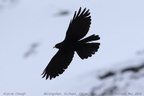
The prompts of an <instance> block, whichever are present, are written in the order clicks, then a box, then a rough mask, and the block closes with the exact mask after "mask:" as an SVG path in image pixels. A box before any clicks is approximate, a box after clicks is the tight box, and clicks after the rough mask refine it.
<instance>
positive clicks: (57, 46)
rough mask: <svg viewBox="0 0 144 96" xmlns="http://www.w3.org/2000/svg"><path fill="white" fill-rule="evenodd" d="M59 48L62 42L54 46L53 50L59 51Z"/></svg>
mask: <svg viewBox="0 0 144 96" xmlns="http://www.w3.org/2000/svg"><path fill="white" fill-rule="evenodd" d="M61 46H62V42H61V43H58V44H56V45H55V46H54V47H53V48H57V49H60V48H61Z"/></svg>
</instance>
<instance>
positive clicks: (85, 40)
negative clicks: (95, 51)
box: [80, 34, 100, 43]
mask: <svg viewBox="0 0 144 96" xmlns="http://www.w3.org/2000/svg"><path fill="white" fill-rule="evenodd" d="M99 39H100V37H99V35H95V34H93V35H91V36H89V37H87V38H84V39H82V40H80V42H83V43H86V42H90V41H96V40H99Z"/></svg>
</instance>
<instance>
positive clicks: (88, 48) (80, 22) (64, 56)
mask: <svg viewBox="0 0 144 96" xmlns="http://www.w3.org/2000/svg"><path fill="white" fill-rule="evenodd" d="M90 24H91V16H90V12H89V9H88V10H87V9H86V8H84V9H83V10H82V8H81V7H80V9H79V11H78V12H77V11H75V13H74V16H73V19H72V20H71V21H70V24H69V27H68V29H67V31H66V36H65V39H64V40H63V41H62V42H60V43H58V44H56V45H55V47H54V48H57V49H59V50H58V52H57V53H56V54H55V55H54V57H53V58H52V59H51V61H50V62H49V64H48V65H47V67H46V68H45V69H44V71H43V73H42V75H43V76H42V78H46V80H47V79H48V78H50V80H51V79H52V78H55V77H56V76H59V75H60V74H62V73H63V72H64V71H65V69H67V67H68V66H69V64H70V63H71V61H72V59H73V56H74V53H75V52H76V53H77V54H78V56H79V57H80V58H81V59H87V58H88V57H91V56H92V55H93V54H95V52H97V51H98V49H99V46H100V43H98V42H92V41H96V40H99V39H100V37H99V35H95V34H93V35H91V36H89V37H87V38H83V37H84V36H85V35H86V34H87V33H88V30H89V27H90Z"/></svg>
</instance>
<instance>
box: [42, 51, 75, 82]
mask: <svg viewBox="0 0 144 96" xmlns="http://www.w3.org/2000/svg"><path fill="white" fill-rule="evenodd" d="M73 56H74V51H64V50H59V51H58V52H57V53H56V54H55V56H54V57H53V58H52V59H51V61H50V62H49V64H48V65H47V67H46V68H45V69H44V71H43V73H42V75H43V77H42V78H44V77H46V79H48V78H49V77H50V79H52V78H55V77H56V76H59V74H62V73H63V72H64V71H65V69H66V68H67V67H68V65H69V64H70V63H71V61H72V58H73Z"/></svg>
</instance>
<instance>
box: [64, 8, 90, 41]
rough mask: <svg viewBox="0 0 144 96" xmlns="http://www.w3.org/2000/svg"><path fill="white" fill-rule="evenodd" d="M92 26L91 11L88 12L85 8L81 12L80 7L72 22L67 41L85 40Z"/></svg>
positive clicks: (67, 33)
mask: <svg viewBox="0 0 144 96" xmlns="http://www.w3.org/2000/svg"><path fill="white" fill-rule="evenodd" d="M90 24H91V16H90V12H89V9H88V10H86V8H85V9H84V10H83V11H81V7H80V9H79V11H78V12H76V11H75V13H74V16H73V19H72V20H71V21H70V24H69V27H68V30H67V32H66V37H65V41H66V40H67V41H77V40H79V39H81V38H83V37H84V36H85V35H86V34H87V33H88V30H89V27H90Z"/></svg>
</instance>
